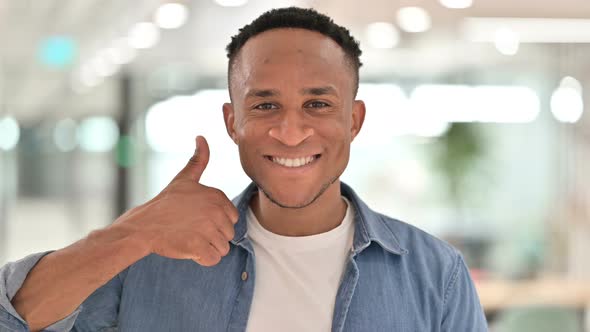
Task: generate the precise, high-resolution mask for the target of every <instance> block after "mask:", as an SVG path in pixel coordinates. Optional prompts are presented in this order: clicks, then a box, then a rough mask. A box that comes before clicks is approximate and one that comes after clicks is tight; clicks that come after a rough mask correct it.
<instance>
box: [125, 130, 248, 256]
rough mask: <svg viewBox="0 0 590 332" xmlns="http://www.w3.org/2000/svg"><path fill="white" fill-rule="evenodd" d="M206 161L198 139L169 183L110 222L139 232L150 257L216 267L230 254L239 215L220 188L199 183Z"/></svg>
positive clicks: (201, 139)
mask: <svg viewBox="0 0 590 332" xmlns="http://www.w3.org/2000/svg"><path fill="white" fill-rule="evenodd" d="M208 162H209V145H208V144H207V141H206V140H205V138H204V137H202V136H198V137H197V138H196V149H195V153H194V155H193V156H192V157H191V159H190V160H189V162H188V164H187V165H186V166H185V167H184V168H183V169H182V170H181V171H180V172H179V173H178V175H176V177H174V179H173V180H172V182H170V184H168V186H167V187H166V188H165V189H164V190H162V192H161V193H160V194H158V195H157V196H156V197H154V198H153V199H152V200H150V201H149V202H147V203H145V204H143V205H140V206H138V207H136V208H134V209H132V210H130V211H128V212H127V213H125V214H123V215H122V216H121V217H119V219H118V220H117V221H115V223H118V224H125V225H128V226H132V227H133V228H134V229H135V231H137V232H140V233H141V234H142V235H143V237H142V238H143V239H146V241H147V243H148V246H149V250H150V253H155V254H158V255H160V256H164V257H169V258H176V259H192V260H194V261H195V262H197V263H198V264H200V265H203V266H213V265H216V264H217V263H219V261H220V260H221V258H222V257H223V256H225V255H227V254H228V252H229V249H230V246H229V241H230V240H231V239H233V237H234V225H235V224H236V223H237V221H238V216H239V214H238V210H237V209H236V207H235V206H234V205H233V204H232V202H231V201H230V200H229V198H227V196H225V194H224V193H223V192H222V191H221V190H219V189H216V188H212V187H207V186H205V185H202V184H200V183H199V180H200V178H201V175H202V174H203V171H204V170H205V168H206V167H207V163H208Z"/></svg>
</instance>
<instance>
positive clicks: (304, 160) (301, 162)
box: [272, 156, 315, 167]
mask: <svg viewBox="0 0 590 332" xmlns="http://www.w3.org/2000/svg"><path fill="white" fill-rule="evenodd" d="M314 159H315V157H314V156H309V157H300V158H294V159H288V158H279V157H272V161H273V162H275V163H277V164H279V165H282V166H286V167H301V166H305V165H307V164H309V163H310V162H312V161H313V160H314Z"/></svg>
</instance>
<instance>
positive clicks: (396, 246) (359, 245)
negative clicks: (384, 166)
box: [231, 181, 408, 255]
mask: <svg viewBox="0 0 590 332" xmlns="http://www.w3.org/2000/svg"><path fill="white" fill-rule="evenodd" d="M257 192H258V188H257V187H256V184H255V183H253V182H252V183H250V185H248V187H246V189H244V191H242V193H241V194H239V195H238V196H236V197H235V198H234V199H233V200H232V202H233V204H234V205H235V206H236V207H237V209H238V212H239V214H240V217H239V219H238V222H237V223H236V225H235V227H234V230H235V235H234V238H233V240H232V241H231V242H232V243H233V244H234V245H239V246H241V247H244V248H245V249H247V250H248V251H252V249H251V246H250V245H249V244H246V243H244V242H245V241H244V240H245V239H246V231H247V220H246V218H247V212H248V207H249V203H250V200H251V199H252V196H253V195H254V194H256V193H257ZM340 192H341V194H342V195H343V196H344V197H346V198H348V200H349V201H350V203H351V204H352V207H353V208H354V222H355V233H354V241H353V255H357V254H359V253H360V252H361V251H363V250H364V249H365V248H367V247H368V246H369V245H370V244H371V242H375V243H377V244H378V245H379V246H381V247H382V248H383V249H385V250H387V251H388V252H390V253H392V254H396V255H404V254H406V253H407V252H408V251H407V250H406V249H404V248H402V247H401V246H400V243H399V241H398V239H397V237H396V236H395V234H394V233H393V230H392V229H391V228H390V227H389V226H388V225H387V221H386V220H385V217H384V216H382V215H380V214H379V213H377V212H375V211H373V210H371V208H369V207H368V206H367V204H365V202H363V201H362V200H361V199H360V198H359V197H358V195H357V194H356V193H355V192H354V190H352V188H351V187H350V186H348V185H347V184H345V183H344V182H342V181H341V182H340Z"/></svg>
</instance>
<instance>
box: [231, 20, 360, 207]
mask: <svg viewBox="0 0 590 332" xmlns="http://www.w3.org/2000/svg"><path fill="white" fill-rule="evenodd" d="M355 84H356V80H355V74H354V70H353V68H352V67H351V65H350V64H349V63H348V62H347V60H346V56H345V53H344V51H343V50H342V49H341V48H340V46H339V45H338V44H336V42H334V41H333V40H332V39H330V38H329V37H326V36H324V35H322V34H320V33H317V32H313V31H309V30H304V29H274V30H269V31H266V32H263V33H261V34H259V35H257V36H255V37H253V38H251V39H250V40H248V42H247V43H246V44H245V45H244V46H243V47H242V49H241V50H240V52H239V54H238V56H237V58H236V59H235V62H234V65H233V67H232V71H231V77H230V94H231V97H232V103H231V104H225V105H224V107H223V112H224V119H225V124H226V127H227V131H228V134H229V135H230V136H231V138H232V139H233V140H234V142H235V143H236V144H237V145H238V148H239V152H240V160H241V163H242V167H243V168H244V171H245V172H246V174H247V175H248V176H249V177H250V178H251V179H252V180H253V181H254V182H255V183H256V184H257V185H258V187H259V188H260V189H261V190H262V191H263V192H264V193H265V194H266V196H267V197H268V198H269V199H270V200H271V201H273V202H274V203H276V204H277V205H279V206H281V207H289V208H301V207H306V206H308V205H310V204H312V203H313V202H314V201H315V200H316V199H317V198H318V197H320V196H321V195H322V193H323V192H324V191H325V190H327V189H329V188H331V187H334V186H338V190H339V182H338V179H339V177H340V175H341V174H342V172H343V171H344V169H345V168H346V165H347V164H348V159H349V153H350V143H351V142H352V140H353V138H354V137H355V136H356V134H357V133H358V132H359V130H360V127H361V125H362V122H363V120H364V114H365V109H364V104H363V103H362V102H361V101H355V100H354V97H355V96H354V93H355Z"/></svg>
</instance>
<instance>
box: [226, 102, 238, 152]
mask: <svg viewBox="0 0 590 332" xmlns="http://www.w3.org/2000/svg"><path fill="white" fill-rule="evenodd" d="M223 121H224V122H225V130H227V134H228V135H229V137H230V138H231V139H232V141H234V143H236V144H238V139H237V135H236V129H235V127H234V123H235V117H234V107H233V105H232V104H231V103H224V104H223Z"/></svg>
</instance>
